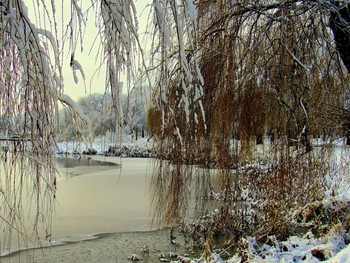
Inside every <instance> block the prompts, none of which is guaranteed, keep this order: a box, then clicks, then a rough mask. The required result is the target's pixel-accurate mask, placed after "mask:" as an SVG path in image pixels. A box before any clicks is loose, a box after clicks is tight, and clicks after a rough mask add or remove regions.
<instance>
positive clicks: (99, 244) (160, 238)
mask: <svg viewBox="0 0 350 263" xmlns="http://www.w3.org/2000/svg"><path fill="white" fill-rule="evenodd" d="M176 242H178V244H179V245H176V246H175V245H173V244H172V243H171V242H170V230H169V229H163V230H157V231H149V232H129V233H114V234H100V235H98V236H96V238H95V239H92V240H86V241H78V242H72V243H69V244H65V245H59V246H52V247H48V248H41V249H30V250H27V251H21V252H17V253H15V254H13V255H10V256H6V257H2V258H0V262H35V263H44V262H45V263H56V262H57V263H68V262H69V263H73V262H74V263H80V262H81V263H86V262H101V263H102V262H103V263H107V262H113V263H118V262H131V260H130V259H128V258H129V257H130V256H132V255H133V254H136V255H138V256H139V257H140V259H142V261H143V262H160V255H161V254H164V255H167V256H169V253H170V252H172V253H175V252H176V253H178V254H180V255H183V254H184V253H185V248H184V240H183V238H182V236H180V235H179V234H177V238H176ZM145 245H147V246H148V248H149V255H146V254H144V256H142V253H141V251H142V249H143V247H144V246H145ZM168 259H169V260H170V258H169V257H168Z"/></svg>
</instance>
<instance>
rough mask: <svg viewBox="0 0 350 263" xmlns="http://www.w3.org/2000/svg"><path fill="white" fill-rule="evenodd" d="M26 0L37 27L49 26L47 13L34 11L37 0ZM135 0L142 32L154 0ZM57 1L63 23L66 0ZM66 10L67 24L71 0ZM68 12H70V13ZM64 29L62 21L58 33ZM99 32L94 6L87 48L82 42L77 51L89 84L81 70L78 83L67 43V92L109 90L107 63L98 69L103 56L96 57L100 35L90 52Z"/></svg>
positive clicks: (59, 15)
mask: <svg viewBox="0 0 350 263" xmlns="http://www.w3.org/2000/svg"><path fill="white" fill-rule="evenodd" d="M23 2H24V3H25V4H26V5H27V7H28V9H29V16H30V19H31V21H32V22H33V23H35V24H36V25H37V27H45V19H43V17H41V18H39V17H36V16H35V15H34V14H35V12H33V10H35V9H34V7H33V2H34V4H35V3H36V0H23ZM77 2H78V3H80V1H79V0H77ZM134 2H135V5H136V8H137V16H138V19H139V33H140V32H143V31H144V30H145V27H146V23H147V17H148V14H149V9H148V10H144V8H145V7H146V6H147V5H148V4H149V3H150V2H151V0H136V1H134ZM82 3H83V4H84V3H86V4H88V5H90V4H91V1H88V0H84V1H83V2H82ZM55 4H56V12H57V17H58V19H57V23H61V21H62V18H61V6H62V0H59V1H55ZM88 5H87V6H84V5H83V8H82V10H83V12H84V11H85V10H86V8H87V7H88ZM47 7H50V1H48V2H47ZM143 10H144V11H143ZM50 11H51V9H50ZM142 11H143V12H142ZM63 12H64V16H63V20H64V24H65V25H67V23H68V19H70V1H68V0H63ZM66 12H67V13H68V14H66ZM37 13H38V12H37ZM41 13H43V12H41ZM141 14H142V16H141ZM39 20H40V21H41V22H40V24H39V22H38V21H39ZM61 31H62V27H61V26H60V25H59V26H58V34H61ZM96 36H97V29H96V27H95V11H94V10H90V12H89V17H88V21H87V25H86V32H85V35H84V47H83V52H81V50H80V46H78V48H77V49H76V53H75V59H76V60H77V61H78V62H79V63H80V64H81V66H82V67H83V71H84V73H85V77H86V78H85V83H86V86H85V87H86V88H85V87H84V81H83V78H82V76H81V74H80V73H79V72H77V76H78V79H79V81H78V83H77V84H76V83H75V81H74V77H73V72H72V70H71V68H70V66H69V63H70V56H71V52H70V51H69V50H68V48H69V43H65V48H64V56H63V78H64V92H65V93H66V94H67V95H69V96H71V97H72V98H73V99H75V100H76V99H77V98H78V97H82V96H85V95H88V94H90V93H96V92H97V93H103V92H104V91H105V68H104V67H103V68H101V70H100V71H97V72H96V70H98V66H99V59H97V60H96V59H95V57H96V54H97V48H98V46H99V45H98V41H99V39H97V43H96V44H95V45H94V48H93V49H92V51H91V52H90V49H91V47H92V46H93V43H94V40H95V38H96ZM141 38H142V37H141ZM89 53H90V54H89ZM121 81H123V82H124V86H125V85H126V84H125V82H126V77H125V76H124V77H123V76H122V79H121Z"/></svg>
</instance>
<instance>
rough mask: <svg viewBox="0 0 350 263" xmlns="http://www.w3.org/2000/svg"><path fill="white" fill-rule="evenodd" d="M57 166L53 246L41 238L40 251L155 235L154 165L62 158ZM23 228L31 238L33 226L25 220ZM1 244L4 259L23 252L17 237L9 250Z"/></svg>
mask: <svg viewBox="0 0 350 263" xmlns="http://www.w3.org/2000/svg"><path fill="white" fill-rule="evenodd" d="M57 164H58V171H59V174H58V179H57V193H56V203H55V206H54V214H53V220H52V235H51V237H50V239H51V243H48V242H46V241H45V234H44V233H39V235H40V239H41V240H42V241H43V243H41V245H44V246H46V245H57V244H64V243H71V242H75V241H79V240H85V239H90V238H92V237H93V235H95V234H101V233H117V232H131V231H133V232H135V231H148V230H151V220H152V215H151V195H150V192H149V181H150V176H151V170H152V169H151V165H152V162H151V159H144V158H124V159H120V158H118V157H103V156H94V157H93V158H92V159H91V158H90V157H82V158H81V159H76V160H72V159H65V158H58V159H57ZM26 197H28V196H26ZM24 209H26V207H24ZM25 225H26V228H27V229H29V232H30V229H32V228H33V225H32V223H31V220H25ZM0 239H1V241H2V237H1V236H0ZM1 243H2V244H1V250H2V251H1V252H2V253H4V254H7V252H9V251H16V250H17V249H18V246H19V245H20V247H21V249H23V248H25V247H23V246H24V244H22V242H20V243H19V241H18V238H17V237H16V235H13V237H12V239H11V242H10V243H11V245H10V247H7V246H6V247H4V243H3V242H1ZM27 245H28V246H29V247H33V245H34V244H32V243H31V242H29V243H27ZM6 251H7V252H6ZM0 261H1V258H0Z"/></svg>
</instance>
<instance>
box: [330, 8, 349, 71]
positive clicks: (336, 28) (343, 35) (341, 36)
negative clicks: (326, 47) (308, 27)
mask: <svg viewBox="0 0 350 263" xmlns="http://www.w3.org/2000/svg"><path fill="white" fill-rule="evenodd" d="M332 4H333V5H334V6H335V7H336V8H334V9H331V11H330V21H329V22H330V24H329V26H330V28H331V29H332V31H333V35H334V40H335V43H336V48H337V51H338V52H339V55H340V57H341V59H342V61H343V63H344V65H345V67H346V69H347V70H348V72H350V3H349V2H348V3H347V4H344V5H343V6H341V1H332Z"/></svg>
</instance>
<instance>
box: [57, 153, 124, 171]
mask: <svg viewBox="0 0 350 263" xmlns="http://www.w3.org/2000/svg"><path fill="white" fill-rule="evenodd" d="M56 163H57V164H58V165H59V166H61V167H64V168H72V167H75V166H114V167H115V166H119V164H117V163H114V162H109V161H100V160H94V159H92V158H91V157H87V158H86V157H82V158H66V157H63V156H59V157H57V158H56ZM114 167H113V168H114Z"/></svg>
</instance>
